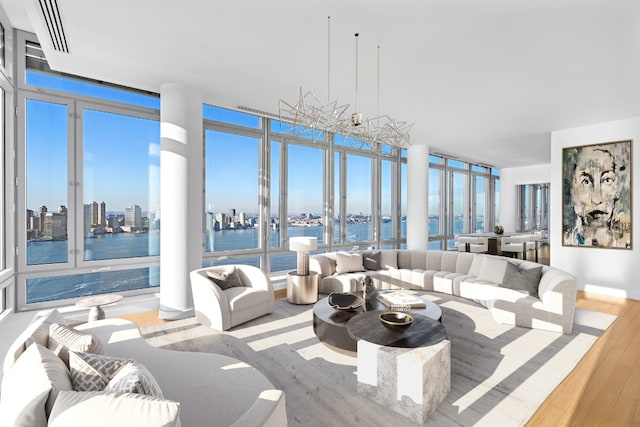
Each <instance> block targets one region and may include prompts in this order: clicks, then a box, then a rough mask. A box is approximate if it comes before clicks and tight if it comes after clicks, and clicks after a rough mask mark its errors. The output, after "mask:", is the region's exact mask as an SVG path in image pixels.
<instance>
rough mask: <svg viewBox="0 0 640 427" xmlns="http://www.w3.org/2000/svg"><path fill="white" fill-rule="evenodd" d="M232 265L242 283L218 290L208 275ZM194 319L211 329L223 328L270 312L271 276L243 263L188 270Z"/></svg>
mask: <svg viewBox="0 0 640 427" xmlns="http://www.w3.org/2000/svg"><path fill="white" fill-rule="evenodd" d="M232 268H235V271H236V272H237V274H238V277H239V279H240V282H241V284H242V286H233V287H229V288H227V289H225V290H222V288H221V287H220V286H218V285H217V284H216V283H214V281H213V280H212V279H211V278H210V274H211V273H216V272H217V273H224V272H228V271H229V269H232ZM190 279H191V290H192V292H193V306H194V308H195V312H196V320H197V321H198V322H199V323H201V324H203V325H206V326H210V327H211V328H213V329H218V330H221V331H226V330H227V329H229V328H231V327H233V326H236V325H239V324H241V323H244V322H247V321H249V320H252V319H255V318H256V317H260V316H263V315H265V314H269V313H273V310H274V305H275V298H274V293H273V286H272V285H271V280H269V278H268V277H267V275H266V274H264V273H263V272H262V270H260V269H259V268H257V267H254V266H251V265H244V264H234V265H221V266H215V267H206V268H200V269H198V270H193V271H192V272H191V273H190Z"/></svg>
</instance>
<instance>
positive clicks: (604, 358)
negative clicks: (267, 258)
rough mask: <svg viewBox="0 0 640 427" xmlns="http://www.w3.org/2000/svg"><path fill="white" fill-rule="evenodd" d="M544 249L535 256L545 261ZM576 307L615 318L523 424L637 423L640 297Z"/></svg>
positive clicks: (582, 295) (581, 298) (151, 320)
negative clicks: (639, 298)
mask: <svg viewBox="0 0 640 427" xmlns="http://www.w3.org/2000/svg"><path fill="white" fill-rule="evenodd" d="M546 250H547V252H546V253H544V254H543V253H542V252H541V253H540V255H539V256H540V258H539V260H540V262H542V263H545V264H548V262H549V261H548V259H549V258H548V255H549V254H548V247H547V249H546ZM545 261H546V262H545ZM284 297H286V293H283V292H282V291H279V292H277V293H276V298H284ZM576 307H579V308H585V309H589V310H595V311H601V312H604V313H610V314H615V315H617V316H618V318H617V319H616V321H615V322H614V323H613V325H612V326H611V327H610V328H609V329H608V330H607V331H606V332H605V333H604V334H603V335H602V336H601V337H600V338H599V339H598V341H596V343H595V344H594V345H593V347H592V348H591V349H590V350H589V352H588V353H587V354H586V355H585V356H584V358H583V359H582V360H581V361H580V363H579V364H578V365H577V366H576V368H575V369H574V370H573V372H571V374H569V376H567V378H565V379H564V381H563V382H562V383H561V384H560V385H559V386H558V387H557V388H556V389H555V391H554V392H553V393H552V394H551V395H550V396H549V397H548V398H547V399H546V401H545V402H544V403H543V404H542V406H541V407H540V409H539V410H538V412H536V413H535V414H534V416H533V417H532V418H531V420H529V423H528V424H527V426H528V427H532V426H554V427H555V426H640V327H639V326H640V301H635V300H629V299H625V298H615V297H607V296H602V295H598V294H589V293H586V292H582V291H578V295H577V300H576ZM122 317H125V318H127V319H129V320H131V321H133V322H136V323H137V324H138V325H139V326H147V325H151V324H156V323H162V322H166V321H165V320H161V319H158V312H157V311H152V312H147V313H139V314H133V315H128V316H122Z"/></svg>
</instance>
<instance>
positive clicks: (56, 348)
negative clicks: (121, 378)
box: [47, 322, 104, 366]
mask: <svg viewBox="0 0 640 427" xmlns="http://www.w3.org/2000/svg"><path fill="white" fill-rule="evenodd" d="M47 347H48V348H49V350H51V351H53V352H54V353H55V354H56V355H58V357H60V359H62V361H63V362H64V363H65V365H67V366H69V350H71V351H82V352H88V353H96V354H103V353H104V350H103V348H102V342H101V341H100V340H99V339H98V337H96V336H94V335H91V334H85V333H82V332H79V331H76V330H75V329H73V328H70V327H68V326H67V325H62V324H60V323H57V322H56V323H52V324H51V325H50V326H49V340H48V344H47Z"/></svg>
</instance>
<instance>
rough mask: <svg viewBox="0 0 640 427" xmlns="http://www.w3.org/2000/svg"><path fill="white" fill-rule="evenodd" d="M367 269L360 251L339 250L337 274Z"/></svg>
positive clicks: (337, 254)
mask: <svg viewBox="0 0 640 427" xmlns="http://www.w3.org/2000/svg"><path fill="white" fill-rule="evenodd" d="M358 271H365V268H364V265H363V264H362V254H361V253H360V252H337V253H336V274H344V273H355V272H358Z"/></svg>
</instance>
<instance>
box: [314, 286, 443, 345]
mask: <svg viewBox="0 0 640 427" xmlns="http://www.w3.org/2000/svg"><path fill="white" fill-rule="evenodd" d="M379 292H384V291H379ZM354 294H356V295H361V294H360V293H354ZM415 295H416V296H420V295H418V294H415ZM421 298H422V297H421ZM422 300H423V301H424V303H425V308H414V309H411V310H409V311H410V312H411V313H412V314H414V313H415V314H420V315H423V316H427V317H429V318H431V319H434V320H437V321H440V320H441V319H442V310H441V309H440V307H439V306H438V305H437V304H436V303H434V302H432V301H429V300H428V299H426V298H422ZM376 310H387V307H386V306H385V305H384V304H382V303H381V302H380V301H378V300H377V299H376V297H375V295H373V296H372V297H371V299H370V300H369V302H367V305H366V307H364V306H362V307H358V308H356V309H354V310H336V309H334V308H333V307H331V306H330V305H329V303H328V302H327V297H325V298H322V299H321V300H319V301H318V302H317V303H315V305H314V306H313V332H314V333H315V334H316V336H317V337H318V338H319V339H320V341H322V342H325V343H327V344H330V345H332V346H334V347H338V348H341V349H343V350H348V351H356V350H357V342H356V340H354V339H353V338H352V337H351V336H350V335H349V332H348V331H347V322H348V321H349V320H351V318H352V317H355V316H357V315H359V314H361V313H363V312H365V311H376ZM378 323H379V322H378Z"/></svg>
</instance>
